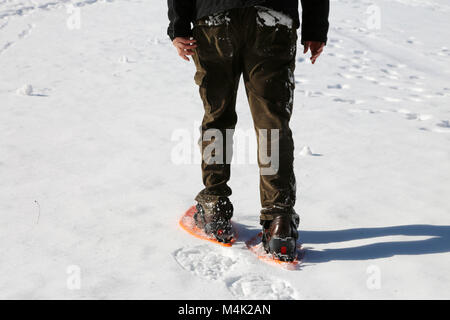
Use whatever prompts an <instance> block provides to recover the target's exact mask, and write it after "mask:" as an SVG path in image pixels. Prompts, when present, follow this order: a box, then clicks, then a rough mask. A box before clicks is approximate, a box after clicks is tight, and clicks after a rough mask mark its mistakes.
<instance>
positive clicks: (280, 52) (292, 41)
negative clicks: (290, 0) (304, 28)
mask: <svg viewBox="0 0 450 320" xmlns="http://www.w3.org/2000/svg"><path fill="white" fill-rule="evenodd" d="M255 49H256V51H257V53H258V54H259V55H261V56H266V57H277V58H286V59H292V58H295V54H296V51H297V30H296V29H295V28H294V27H293V21H292V19H291V18H290V17H289V16H287V15H285V14H284V13H281V12H277V11H274V10H271V9H267V8H263V7H258V11H257V14H256V39H255Z"/></svg>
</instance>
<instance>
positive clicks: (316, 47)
mask: <svg viewBox="0 0 450 320" xmlns="http://www.w3.org/2000/svg"><path fill="white" fill-rule="evenodd" d="M303 46H304V47H305V48H304V50H303V53H305V54H306V53H307V52H308V50H311V58H310V59H311V62H312V64H314V63H315V62H316V59H317V58H318V57H319V56H320V54H321V53H322V52H323V48H324V47H325V43H323V42H319V41H305V42H304V43H303Z"/></svg>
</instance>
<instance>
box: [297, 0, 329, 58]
mask: <svg viewBox="0 0 450 320" xmlns="http://www.w3.org/2000/svg"><path fill="white" fill-rule="evenodd" d="M301 1H302V8H303V14H302V44H303V46H304V50H303V53H307V52H308V50H311V58H310V59H311V62H312V63H313V64H314V63H315V62H316V60H317V58H318V57H319V56H320V55H321V54H322V52H323V48H324V47H325V45H326V43H327V34H328V27H329V23H328V15H329V13H330V1H329V0H301Z"/></svg>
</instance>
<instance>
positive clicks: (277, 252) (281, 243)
mask: <svg viewBox="0 0 450 320" xmlns="http://www.w3.org/2000/svg"><path fill="white" fill-rule="evenodd" d="M261 224H262V226H263V235H262V242H263V245H264V249H265V250H266V252H267V253H269V254H272V256H273V257H274V258H275V259H277V260H281V261H294V260H295V259H296V258H297V239H298V231H297V228H298V225H299V217H298V215H297V214H296V213H293V214H279V215H276V216H275V217H274V218H273V219H272V220H263V221H261Z"/></svg>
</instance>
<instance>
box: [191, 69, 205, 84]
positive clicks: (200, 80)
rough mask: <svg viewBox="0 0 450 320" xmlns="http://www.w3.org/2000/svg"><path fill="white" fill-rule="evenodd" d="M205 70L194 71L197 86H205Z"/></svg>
mask: <svg viewBox="0 0 450 320" xmlns="http://www.w3.org/2000/svg"><path fill="white" fill-rule="evenodd" d="M205 79H206V71H204V70H197V71H196V72H195V76H194V81H195V83H196V84H197V85H198V86H199V87H205V82H206V81H205Z"/></svg>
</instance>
